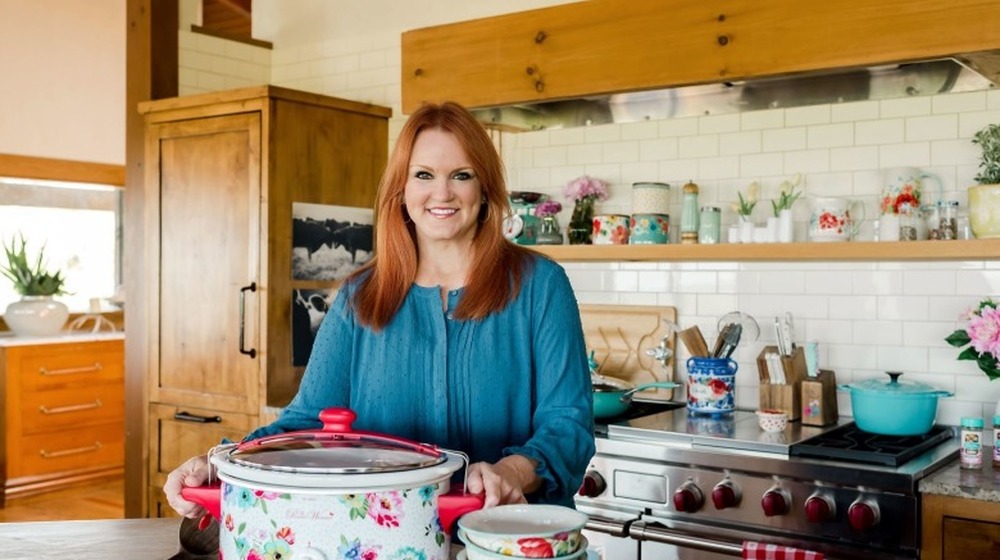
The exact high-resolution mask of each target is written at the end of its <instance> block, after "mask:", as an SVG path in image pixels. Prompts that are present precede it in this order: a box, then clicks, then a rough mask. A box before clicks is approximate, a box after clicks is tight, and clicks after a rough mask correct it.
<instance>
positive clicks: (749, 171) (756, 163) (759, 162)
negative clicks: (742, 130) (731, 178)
mask: <svg viewBox="0 0 1000 560" xmlns="http://www.w3.org/2000/svg"><path fill="white" fill-rule="evenodd" d="M784 165H785V157H784V155H783V154H782V153H780V152H771V153H766V154H746V155H743V156H740V176H741V177H762V176H767V175H774V174H776V173H780V172H782V171H783V170H784Z"/></svg>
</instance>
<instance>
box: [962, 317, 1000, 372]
mask: <svg viewBox="0 0 1000 560" xmlns="http://www.w3.org/2000/svg"><path fill="white" fill-rule="evenodd" d="M969 338H971V339H972V347H973V348H975V349H976V352H979V353H980V354H985V353H989V354H992V355H993V357H994V358H998V359H1000V309H997V308H996V307H984V308H983V309H982V311H981V312H980V314H979V316H977V317H973V318H971V319H969Z"/></svg>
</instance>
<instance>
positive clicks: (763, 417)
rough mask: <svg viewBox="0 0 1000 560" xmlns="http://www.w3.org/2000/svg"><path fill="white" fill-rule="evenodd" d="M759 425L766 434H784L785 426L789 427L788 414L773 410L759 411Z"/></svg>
mask: <svg viewBox="0 0 1000 560" xmlns="http://www.w3.org/2000/svg"><path fill="white" fill-rule="evenodd" d="M757 424H758V425H759V426H760V429H762V430H764V431H765V432H769V433H775V432H783V431H785V426H787V425H788V414H787V413H785V412H784V411H781V410H776V409H773V408H765V409H763V410H758V411H757Z"/></svg>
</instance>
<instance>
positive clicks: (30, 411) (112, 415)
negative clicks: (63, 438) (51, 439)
mask: <svg viewBox="0 0 1000 560" xmlns="http://www.w3.org/2000/svg"><path fill="white" fill-rule="evenodd" d="M112 421H118V422H120V423H124V422H125V388H124V386H123V385H122V384H120V383H117V384H109V383H104V384H101V385H93V386H91V387H84V388H70V389H54V390H51V391H32V392H28V393H26V394H25V395H24V397H23V399H22V401H21V433H23V434H31V433H35V432H39V431H43V430H51V429H71V428H76V427H77V426H84V425H92V424H101V423H105V422H112Z"/></svg>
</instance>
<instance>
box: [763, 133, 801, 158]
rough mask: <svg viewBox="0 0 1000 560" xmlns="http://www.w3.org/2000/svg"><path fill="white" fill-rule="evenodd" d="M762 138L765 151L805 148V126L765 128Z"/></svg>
mask: <svg viewBox="0 0 1000 560" xmlns="http://www.w3.org/2000/svg"><path fill="white" fill-rule="evenodd" d="M762 138H763V150H764V151H765V152H787V151H791V150H803V149H805V148H806V128H805V127H796V128H781V129H776V130H765V131H764V133H763V136H762Z"/></svg>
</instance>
